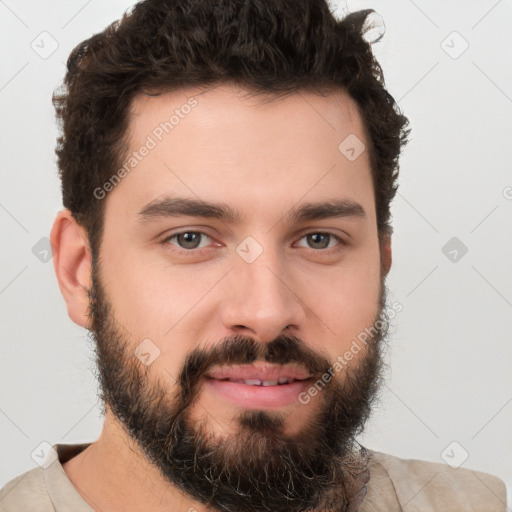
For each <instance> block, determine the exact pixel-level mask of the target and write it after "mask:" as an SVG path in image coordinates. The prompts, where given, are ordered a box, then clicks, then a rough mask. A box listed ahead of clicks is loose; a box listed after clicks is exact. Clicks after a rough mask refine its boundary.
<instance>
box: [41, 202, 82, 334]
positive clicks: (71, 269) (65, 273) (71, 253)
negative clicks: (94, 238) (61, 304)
mask: <svg viewBox="0 0 512 512" xmlns="http://www.w3.org/2000/svg"><path fill="white" fill-rule="evenodd" d="M50 239H51V244H52V247H53V250H54V254H53V265H54V268H55V274H56V275H57V281H58V282H59V288H60V291H61V293H62V296H63V297H64V300H65V301H66V304H67V309H68V315H69V317H70V318H71V320H73V322H75V323H76V324H78V325H80V326H81V327H85V328H86V329H87V328H89V296H88V291H89V289H90V286H91V251H90V248H89V244H88V238H87V233H86V231H85V229H84V228H83V227H82V226H81V225H80V224H78V223H77V221H76V220H75V219H74V218H73V216H72V215H71V212H70V211H69V210H62V211H60V212H59V213H58V214H57V217H56V218H55V221H54V223H53V227H52V231H51V235H50Z"/></svg>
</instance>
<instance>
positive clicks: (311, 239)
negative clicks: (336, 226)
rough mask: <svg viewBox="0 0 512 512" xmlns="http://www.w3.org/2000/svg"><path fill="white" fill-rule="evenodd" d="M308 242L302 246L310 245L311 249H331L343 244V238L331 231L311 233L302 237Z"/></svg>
mask: <svg viewBox="0 0 512 512" xmlns="http://www.w3.org/2000/svg"><path fill="white" fill-rule="evenodd" d="M301 240H305V241H306V243H307V244H308V245H307V246H304V245H301V244H300V242H299V246H300V247H309V248H310V249H330V248H331V247H335V246H336V245H340V244H343V240H341V238H340V237H338V236H336V235H333V234H331V233H321V232H317V233H309V234H307V235H305V236H303V237H302V238H301Z"/></svg>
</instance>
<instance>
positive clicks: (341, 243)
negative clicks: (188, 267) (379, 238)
mask: <svg viewBox="0 0 512 512" xmlns="http://www.w3.org/2000/svg"><path fill="white" fill-rule="evenodd" d="M185 233H193V234H198V235H202V236H206V237H208V238H210V239H212V240H213V238H212V237H211V236H209V235H208V234H206V233H204V232H203V231H193V230H185V231H179V232H178V233H173V234H172V235H170V236H168V237H166V238H165V239H163V240H162V242H161V244H162V245H163V246H168V245H172V246H173V250H174V251H177V252H178V253H179V254H185V255H201V254H203V253H204V252H207V251H209V250H211V247H200V248H194V249H183V248H182V247H179V246H177V245H174V244H171V243H170V241H171V240H173V239H175V238H177V237H178V236H179V235H183V234H185ZM310 235H327V236H329V237H331V238H334V239H335V240H336V241H337V242H338V244H336V245H335V246H334V247H327V248H325V249H313V248H311V247H307V249H309V250H311V251H315V252H318V253H320V252H321V253H323V254H331V253H333V252H336V251H339V250H340V248H341V247H343V246H346V245H347V243H346V242H345V241H344V240H343V239H342V238H340V237H339V236H338V235H335V234H334V233H330V232H328V231H310V232H309V233H305V234H304V235H302V236H301V237H300V238H299V240H302V239H304V238H306V237H308V236H310ZM329 242H330V240H329Z"/></svg>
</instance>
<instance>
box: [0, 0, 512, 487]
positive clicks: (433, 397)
mask: <svg viewBox="0 0 512 512" xmlns="http://www.w3.org/2000/svg"><path fill="white" fill-rule="evenodd" d="M131 4H132V2H130V1H122V0H115V1H113V0H109V1H108V2H100V1H99V0H89V1H85V0H80V1H78V0H73V1H70V0H65V1H64V0H61V1H55V0H53V1H51V2H50V1H45V2H41V1H36V0H30V1H28V0H27V1H21V0H1V1H0V112H1V116H0V130H1V133H0V141H1V148H2V149H1V152H0V155H1V164H0V172H1V181H0V183H1V186H0V227H1V233H2V246H1V248H2V249H1V251H0V315H1V316H0V318H1V319H0V326H1V331H0V334H1V345H0V356H1V358H0V436H1V437H0V487H1V486H3V484H5V483H6V482H7V481H8V480H10V479H11V478H13V477H15V476H17V475H18V474H20V473H21V472H24V471H26V470H28V469H30V468H32V467H34V466H35V462H34V461H33V460H32V458H31V453H32V452H33V450H34V449H35V448H36V447H37V446H39V444H40V443H41V442H43V441H46V442H48V443H50V444H54V443H58V442H60V443H78V442H91V441H94V440H95V439H96V438H97V436H98V435H99V433H100V430H101V423H102V420H101V418H100V416H99V409H98V407H97V395H96V393H97V389H96V382H95V378H94V375H93V373H92V372H93V368H94V365H93V353H92V350H91V345H90V342H88V340H87V333H86V331H84V330H83V329H81V328H79V327H77V326H76V325H74V324H73V323H72V322H71V320H69V318H68V317H67V314H66V309H65V305H64V301H63V299H62V297H61V295H60V292H59V289H58V286H57V281H56V279H55V276H54V271H53V266H52V263H51V261H49V262H47V263H43V262H41V261H39V259H38V258H37V257H36V256H35V255H34V254H33V253H32V248H33V246H34V245H35V244H36V243H37V242H38V241H39V240H40V239H41V238H43V237H47V236H48V235H49V231H50V227H51V224H52V221H53V218H54V216H55V214H56V212H57V211H58V210H59V209H60V208H61V197H60V183H59V180H58V176H57V167H56V164H55V156H54V147H55V140H56V137H57V129H56V125H55V121H54V112H53V107H52V104H51V95H52V92H53V90H54V88H55V87H56V86H57V85H58V84H59V83H60V82H61V81H62V78H63V75H64V70H65V64H64V63H65V61H66V60H67V56H68V54H69V52H70V51H71V49H72V48H73V47H74V46H75V45H76V44H77V43H79V42H80V41H81V40H83V39H85V38H88V37H90V36H91V35H92V34H93V33H95V32H98V31H100V30H102V29H103V28H104V27H105V26H106V25H107V24H109V23H110V22H111V21H113V20H114V19H117V18H119V17H120V16H121V14H122V13H123V12H124V11H125V10H126V9H127V8H128V7H130V5H131ZM363 7H373V8H375V9H376V10H377V11H378V12H379V14H380V15H382V17H383V18H384V21H385V25H386V34H385V36H384V39H383V41H381V42H380V43H378V44H376V45H375V47H374V49H375V52H376V54H377V56H378V58H379V60H380V61H381V64H382V66H383V68H384V72H385V77H386V81H387V84H388V88H389V90H390V92H391V93H392V94H393V96H394V97H395V98H396V99H397V100H398V101H399V104H400V106H401V108H402V109H403V111H404V113H405V114H406V115H407V116H408V117H409V118H410V122H411V127H412V135H411V139H412V140H411V143H410V145H409V146H408V148H407V149H406V151H405V153H404V155H403V158H402V160H401V175H400V180H399V182H400V188H399V194H398V196H397V198H396V200H395V202H394V205H393V208H392V212H393V217H394V227H395V234H394V241H393V250H394V261H393V268H392V271H391V275H390V277H389V279H388V286H389V288H390V291H391V293H390V299H391V301H398V302H400V303H401V304H402V305H403V311H402V312H401V313H400V314H399V315H398V316H397V318H396V319H395V321H394V323H393V329H392V338H391V346H390V351H389V363H390V371H389V372H388V373H387V380H386V385H385V386H384V387H383V389H382V393H381V400H380V402H379V405H378V407H377V408H376V409H375V413H374V415H373V418H372V420H371V422H370V424H369V426H368V429H367V431H366V433H365V435H364V436H363V438H362V442H363V443H364V444H365V445H366V446H368V447H369V448H372V449H375V450H380V451H385V452H389V453H392V454H394V455H398V456H401V457H406V458H420V459H425V460H432V461H437V462H443V459H442V457H441V454H442V453H443V451H444V450H445V448H446V447H447V446H448V445H450V443H452V442H453V441H456V442H457V443H458V444H456V445H452V446H451V447H450V449H449V450H448V452H449V454H451V455H452V458H453V457H454V458H455V459H458V460H462V459H463V457H464V456H465V452H467V453H468V458H467V460H466V461H465V462H464V463H463V466H462V467H467V468H470V469H478V470H482V471H487V472H490V473H494V474H496V475H498V476H500V477H501V478H502V479H504V480H506V481H508V482H509V483H512V464H511V461H512V436H511V426H512V373H511V371H510V368H511V366H512V365H511V363H512V343H511V342H512V340H511V335H510V333H511V332H512V315H511V313H512V265H511V262H512V242H511V233H512V229H511V228H512V200H511V198H512V188H511V187H512V172H511V163H512V66H511V64H510V63H511V62H512V32H511V30H510V20H512V2H511V1H510V0H501V1H496V0H490V1H484V0H481V1H468V0H464V1H462V0H461V1H453V0H450V1H447V0H442V1H441V0H439V1H432V0H429V1H420V0H415V1H414V2H413V1H412V0H395V1H390V0H388V1H386V2H377V1H364V2H359V1H353V2H349V3H348V9H349V10H351V11H353V10H357V9H360V8H363ZM345 8H346V6H345V5H343V4H340V10H341V11H343V10H344V9H345ZM43 31H47V32H48V33H49V34H51V37H52V38H54V39H55V41H57V43H58V48H57V50H56V51H55V52H54V53H53V54H52V55H50V56H49V57H48V58H46V59H43V58H41V57H40V56H39V55H38V54H37V53H36V52H35V51H34V50H33V49H32V47H31V43H32V41H35V43H34V44H36V43H38V42H39V43H38V44H39V45H41V43H40V41H41V37H46V38H47V39H46V44H45V48H46V49H47V50H49V49H51V44H52V43H51V39H48V36H46V35H45V36H40V34H41V32H43ZM454 31H456V32H457V33H458V35H457V34H453V32H454ZM443 41H444V43H443ZM464 41H466V43H467V44H469V47H468V49H467V50H466V51H465V52H464V53H462V54H461V55H460V56H458V58H453V56H455V55H456V54H458V53H459V52H460V51H461V50H462V49H463V48H464V46H465V44H466V43H465V42H464ZM445 50H447V51H448V52H449V53H451V56H450V55H449V54H448V53H447V51H445ZM41 51H42V50H41ZM507 187H508V188H507ZM452 237H457V238H458V239H459V240H460V241H461V242H462V243H464V245H465V246H466V247H467V249H468V252H467V253H466V254H465V255H464V256H463V257H460V254H461V253H460V252H459V253H458V258H459V259H458V261H456V262H452V261H450V259H449V258H448V257H447V256H445V254H443V252H442V248H443V246H444V245H445V244H446V243H447V242H448V241H449V240H450V239H451V238H452ZM452 448H453V452H452V451H451V449H452Z"/></svg>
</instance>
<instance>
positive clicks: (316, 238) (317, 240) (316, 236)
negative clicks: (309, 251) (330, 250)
mask: <svg viewBox="0 0 512 512" xmlns="http://www.w3.org/2000/svg"><path fill="white" fill-rule="evenodd" d="M308 238H309V242H312V243H313V244H317V247H316V248H318V245H320V248H321V249H325V248H326V247H327V246H328V245H329V235H326V234H324V233H313V234H312V235H308Z"/></svg>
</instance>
